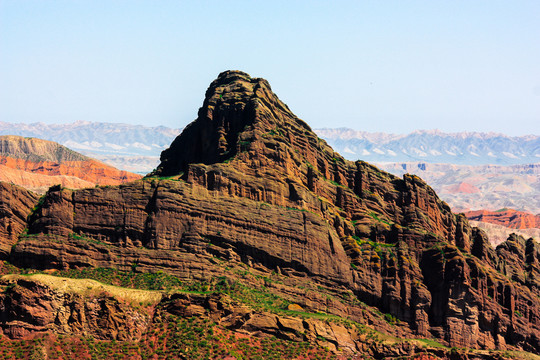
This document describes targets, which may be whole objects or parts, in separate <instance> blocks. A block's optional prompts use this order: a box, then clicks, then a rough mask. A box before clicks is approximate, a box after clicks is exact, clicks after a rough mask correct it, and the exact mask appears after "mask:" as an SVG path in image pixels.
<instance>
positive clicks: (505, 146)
mask: <svg viewBox="0 0 540 360" xmlns="http://www.w3.org/2000/svg"><path fill="white" fill-rule="evenodd" d="M315 132H316V133H317V134H318V135H319V136H320V137H321V138H323V139H325V140H326V141H327V142H328V143H329V144H330V146H332V147H333V148H334V149H336V151H338V152H340V153H341V154H343V156H344V157H346V158H347V159H349V160H357V159H362V160H364V161H368V162H409V161H422V162H429V163H446V164H460V165H486V164H498V165H515V164H529V163H537V162H540V136H536V135H527V136H519V137H510V136H507V135H503V134H496V133H477V132H461V133H450V134H449V133H444V132H441V131H438V130H432V131H415V132H412V133H410V134H407V135H396V134H386V133H368V132H363V131H356V130H352V129H348V128H339V129H315Z"/></svg>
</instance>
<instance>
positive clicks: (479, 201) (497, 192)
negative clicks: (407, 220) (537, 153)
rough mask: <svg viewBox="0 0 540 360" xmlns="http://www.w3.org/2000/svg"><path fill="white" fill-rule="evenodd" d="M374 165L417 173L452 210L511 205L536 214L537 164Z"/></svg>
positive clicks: (539, 203)
mask: <svg viewBox="0 0 540 360" xmlns="http://www.w3.org/2000/svg"><path fill="white" fill-rule="evenodd" d="M375 165H377V166H378V167H379V168H381V169H382V170H385V171H388V172H390V173H392V174H394V175H397V176H403V174H407V173H409V174H415V175H418V176H419V177H421V178H422V179H424V180H425V181H426V182H427V183H428V184H429V185H430V186H432V187H433V189H435V191H436V192H437V195H439V197H441V199H443V200H444V201H446V202H447V203H448V205H450V206H451V207H452V209H453V211H456V212H461V211H468V210H480V209H484V210H498V209H501V208H511V209H516V210H520V211H526V212H530V213H533V214H538V213H540V164H528V165H510V166H508V165H507V166H503V165H476V166H472V165H454V164H429V163H425V162H409V163H375Z"/></svg>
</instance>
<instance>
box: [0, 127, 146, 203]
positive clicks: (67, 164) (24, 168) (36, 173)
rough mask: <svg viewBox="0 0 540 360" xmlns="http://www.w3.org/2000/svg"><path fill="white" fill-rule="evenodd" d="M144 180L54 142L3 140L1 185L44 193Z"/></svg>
mask: <svg viewBox="0 0 540 360" xmlns="http://www.w3.org/2000/svg"><path fill="white" fill-rule="evenodd" d="M139 178H141V176H140V175H137V174H133V173H130V172H127V171H120V170H118V169H115V168H113V167H112V166H109V165H106V164H104V163H102V162H99V161H97V160H94V159H91V158H89V157H86V156H84V155H81V154H79V153H77V152H75V151H72V150H70V149H68V148H66V147H64V146H62V145H60V144H57V143H55V142H52V141H47V140H41V139H36V138H24V137H20V136H11V135H8V136H0V181H4V182H8V183H13V184H16V185H20V186H23V187H25V188H27V189H30V190H33V191H36V192H40V193H43V192H45V190H46V189H48V188H49V187H50V186H52V185H56V184H61V185H62V186H65V187H68V188H72V189H77V188H84V187H92V186H94V185H118V184H123V183H125V182H129V181H133V180H136V179H139Z"/></svg>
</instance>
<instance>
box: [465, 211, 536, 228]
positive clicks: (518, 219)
mask: <svg viewBox="0 0 540 360" xmlns="http://www.w3.org/2000/svg"><path fill="white" fill-rule="evenodd" d="M465 216H467V218H468V219H469V220H474V221H482V222H487V223H491V224H496V225H501V226H505V227H507V228H511V229H533V228H536V229H539V228H540V215H534V214H531V213H528V212H524V211H517V210H512V209H501V210H498V211H489V210H476V211H468V212H466V213H465Z"/></svg>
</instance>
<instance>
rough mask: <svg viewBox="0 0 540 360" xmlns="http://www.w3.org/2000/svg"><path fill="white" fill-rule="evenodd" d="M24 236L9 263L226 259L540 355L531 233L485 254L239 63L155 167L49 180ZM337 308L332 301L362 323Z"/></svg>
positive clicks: (161, 264) (411, 180)
mask: <svg viewBox="0 0 540 360" xmlns="http://www.w3.org/2000/svg"><path fill="white" fill-rule="evenodd" d="M28 229H29V231H28V234H25V235H24V236H21V237H20V241H19V242H18V243H17V245H16V246H15V247H14V248H13V251H12V253H11V258H10V259H11V261H12V262H13V263H15V264H17V265H20V266H23V267H37V268H42V269H48V268H64V269H67V268H77V267H83V266H100V267H115V268H118V269H124V270H127V269H129V268H130V267H133V266H135V267H137V269H139V270H140V271H152V270H154V271H155V270H164V271H167V272H171V273H174V274H177V275H179V276H180V277H182V278H185V279H201V278H204V277H205V276H206V277H208V276H220V275H224V276H226V275H227V273H226V270H225V269H224V268H223V267H220V266H219V264H220V263H221V262H227V263H230V264H235V263H236V264H240V263H241V264H245V266H248V267H249V268H262V269H266V271H267V272H271V271H274V272H276V273H279V274H283V275H286V276H288V277H290V278H295V279H304V281H305V282H306V283H304V284H303V285H302V286H304V285H306V284H307V283H309V284H311V285H313V286H316V287H317V288H320V291H321V292H322V293H325V294H330V293H331V292H332V291H336V290H347V291H350V292H351V293H352V296H353V297H354V298H355V299H356V300H357V301H358V300H359V301H362V302H364V303H366V304H368V305H370V306H374V307H377V308H378V309H379V311H381V312H383V313H387V314H388V316H389V317H390V318H391V319H396V321H399V322H400V323H401V324H403V326H402V327H399V328H392V327H390V328H388V329H387V330H385V331H388V332H389V333H392V334H394V335H399V336H401V335H403V334H413V333H414V334H415V335H416V336H423V337H432V336H434V337H436V338H437V339H439V340H440V341H442V342H444V343H446V344H448V345H450V346H459V347H472V348H502V349H505V348H517V349H526V350H529V351H534V352H538V351H540V342H539V339H540V320H539V319H540V308H539V303H538V300H537V299H538V296H539V295H540V294H539V288H538V286H537V281H536V279H538V277H537V275H536V273H537V272H538V259H539V258H540V257H539V256H538V253H537V250H536V249H537V248H536V245H535V244H534V242H532V243H531V241H527V242H525V240H519V239H517V240H516V239H510V240H509V241H508V242H506V243H505V244H506V245H504V244H503V245H504V246H503V245H501V246H499V247H498V248H497V250H496V251H495V250H494V249H493V248H491V247H490V245H489V242H488V240H487V238H486V236H485V234H484V233H483V232H481V231H479V230H477V229H473V228H471V227H470V225H469V223H468V221H467V219H466V218H465V216H463V215H455V214H453V213H452V212H451V211H450V208H449V207H448V205H447V204H446V203H444V202H443V201H441V200H440V199H439V198H438V197H437V195H436V194H435V192H434V191H433V190H432V189H431V188H430V187H429V186H428V185H427V184H426V183H425V182H424V181H422V180H421V179H420V178H418V177H417V176H414V175H408V174H407V175H404V176H403V178H397V177H395V176H393V175H390V174H388V173H385V172H381V171H379V170H378V169H377V168H376V167H374V166H372V165H369V164H367V163H364V162H362V161H357V162H354V163H353V162H350V161H346V160H344V159H343V157H341V156H340V155H339V154H337V153H335V152H334V151H333V150H332V149H331V148H330V147H329V146H328V145H327V144H326V143H325V142H324V141H323V140H321V139H319V138H318V137H317V136H316V135H315V134H314V133H313V132H312V131H311V129H310V128H309V126H308V125H307V124H305V123H304V122H303V121H302V120H300V119H298V118H297V117H296V116H295V115H294V114H292V112H291V111H290V110H289V109H288V107H287V106H286V105H285V104H284V103H282V102H281V101H280V100H279V99H278V98H277V96H276V95H275V94H274V93H273V92H272V91H271V88H270V85H269V84H268V82H266V81H265V80H263V79H255V78H251V77H250V76H249V75H247V74H245V73H242V72H237V71H231V72H225V73H222V74H220V75H219V77H218V79H217V80H215V81H214V82H213V83H212V84H211V85H210V87H209V89H208V91H207V93H206V98H205V101H204V104H203V107H202V108H201V109H200V110H199V116H198V118H197V119H196V120H195V121H194V122H193V123H192V124H190V125H189V126H188V127H186V129H185V130H184V132H183V133H182V134H181V135H180V136H179V137H178V138H177V139H176V140H175V141H174V142H173V143H172V144H171V147H170V148H169V149H167V150H166V151H164V152H163V153H162V156H161V164H160V166H159V167H158V168H157V169H156V171H155V172H154V173H153V174H151V176H149V177H147V178H145V179H143V180H140V181H136V182H133V183H130V184H125V185H120V186H116V187H109V188H100V187H98V188H91V189H83V190H68V189H63V188H61V187H56V188H53V189H51V190H50V191H49V192H48V193H47V195H46V196H45V197H44V199H43V201H42V202H41V203H40V206H38V208H36V210H35V211H34V212H33V214H32V216H30V218H29V222H28ZM522 242H523V244H524V245H523V246H521V243H522ZM520 260H522V261H524V263H523V264H526V266H525V265H523V264H521V265H520V264H519V261H520ZM281 291H283V292H284V293H288V294H291V291H292V290H291V288H287V289H285V288H284V289H282V290H281ZM295 296H296V297H297V298H301V297H302V296H303V293H302V292H298V293H296V295H295ZM525 304H527V305H525ZM342 307H343V305H339V304H338V303H332V304H330V305H327V308H328V311H329V312H331V313H337V314H339V315H340V316H344V317H347V318H349V319H351V320H353V321H357V322H360V323H366V322H368V323H369V321H368V320H366V318H365V317H364V316H363V315H362V312H361V311H360V312H356V311H352V310H351V312H344V311H343V310H342ZM525 307H527V308H526V309H525ZM351 309H354V306H352V305H351ZM518 313H519V315H518ZM254 316H255V315H254ZM257 316H258V315H257ZM257 316H255V318H257ZM279 321H280V320H279V319H277V318H275V317H274V318H272V319H266V318H265V319H262V320H260V321H259V322H258V323H257V324H259V325H260V326H259V325H258V328H262V329H264V328H268V327H271V326H270V325H268V324H270V323H271V325H272V326H273V324H274V323H276V324H279ZM284 321H285V322H287V320H284ZM246 324H248V323H246ZM261 324H262V325H261ZM265 324H266V325H265ZM371 324H373V323H371ZM267 325H268V326H267ZM296 325H298V324H296ZM296 325H294V324H293V325H291V326H296ZM242 326H244V325H242ZM245 326H247V328H245V330H246V331H255V330H254V329H255V328H256V327H255V326H254V327H252V328H251V327H249V326H250V325H249V324H248V325H245ZM283 326H286V325H283ZM302 326H303V329H304V330H306V326H304V325H302ZM313 326H314V327H316V326H315V325H313ZM402 328H404V329H405V330H403V329H402ZM300 330H301V329H300ZM261 331H263V330H261ZM339 331H340V330H338V332H339ZM344 336H345V335H344ZM350 336H351V341H352V342H353V343H355V344H356V342H357V341H360V342H361V341H362V340H358V339H356V338H353V336H352V335H350ZM344 338H346V339H349V338H348V337H347V336H345V337H344ZM334 345H335V346H337V347H340V346H344V345H340V344H339V343H336V344H334ZM354 346H358V345H354Z"/></svg>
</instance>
